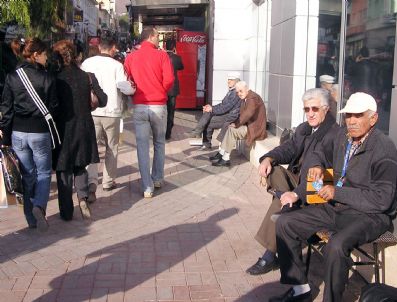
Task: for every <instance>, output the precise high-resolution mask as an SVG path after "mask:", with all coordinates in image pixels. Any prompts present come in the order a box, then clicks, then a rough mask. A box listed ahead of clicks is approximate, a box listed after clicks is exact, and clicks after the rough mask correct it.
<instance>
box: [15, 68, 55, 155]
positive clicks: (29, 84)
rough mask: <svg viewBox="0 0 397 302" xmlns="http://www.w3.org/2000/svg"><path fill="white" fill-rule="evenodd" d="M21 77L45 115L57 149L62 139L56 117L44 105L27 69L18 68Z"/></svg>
mask: <svg viewBox="0 0 397 302" xmlns="http://www.w3.org/2000/svg"><path fill="white" fill-rule="evenodd" d="M16 72H17V74H18V76H19V78H20V79H21V81H22V83H23V86H25V88H26V90H27V91H28V93H29V95H30V97H31V98H32V100H33V103H34V104H35V105H36V106H37V108H39V110H40V112H41V114H42V115H43V116H44V118H45V121H46V122H47V125H48V129H49V130H50V134H51V140H52V148H53V149H55V148H56V147H57V145H60V144H61V139H60V137H59V133H58V129H57V126H56V124H55V121H54V119H53V118H52V115H51V113H50V112H49V111H48V109H47V107H46V105H44V103H43V101H42V100H41V98H40V96H39V95H38V93H37V91H36V90H35V89H34V87H33V85H32V82H31V81H30V80H29V78H28V76H27V74H26V72H25V70H23V68H18V69H17V70H16ZM54 133H55V134H56V138H57V140H56V141H55V138H54Z"/></svg>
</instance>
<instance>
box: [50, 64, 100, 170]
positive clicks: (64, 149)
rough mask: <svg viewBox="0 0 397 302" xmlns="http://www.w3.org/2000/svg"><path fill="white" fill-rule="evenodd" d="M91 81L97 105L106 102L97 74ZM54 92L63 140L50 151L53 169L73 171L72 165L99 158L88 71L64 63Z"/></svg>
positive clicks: (58, 123)
mask: <svg viewBox="0 0 397 302" xmlns="http://www.w3.org/2000/svg"><path fill="white" fill-rule="evenodd" d="M91 76H92V78H91V79H92V85H93V90H94V91H95V94H96V95H97V96H98V99H99V106H100V107H104V106H106V103H107V95H106V94H105V93H104V92H103V91H102V89H101V87H100V86H99V84H98V81H97V79H96V77H95V76H94V75H93V74H91ZM56 84H57V93H58V99H59V103H60V108H61V111H62V114H61V115H59V116H58V117H57V118H56V119H55V122H56V124H57V127H58V130H59V134H60V136H61V141H62V144H61V146H60V147H58V148H57V149H56V150H54V154H53V168H54V170H56V171H72V170H73V168H74V167H85V166H87V165H88V164H90V163H97V162H99V156H98V146H97V143H96V136H95V126H94V121H93V119H92V116H91V108H90V97H91V96H90V91H91V90H90V82H89V78H88V74H87V73H86V72H84V71H83V70H81V69H80V68H78V67H77V66H74V65H73V66H67V67H64V68H63V69H61V71H60V72H59V73H58V74H57V81H56Z"/></svg>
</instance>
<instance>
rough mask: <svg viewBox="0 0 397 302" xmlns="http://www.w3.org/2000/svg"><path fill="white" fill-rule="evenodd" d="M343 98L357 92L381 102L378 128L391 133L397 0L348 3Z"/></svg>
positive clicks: (369, 0)
mask: <svg viewBox="0 0 397 302" xmlns="http://www.w3.org/2000/svg"><path fill="white" fill-rule="evenodd" d="M346 5H347V24H346V26H347V27H346V43H345V62H344V85H343V99H344V100H346V99H347V98H348V97H349V96H350V95H351V94H352V93H354V92H366V93H369V94H371V95H372V96H373V97H374V98H375V100H376V102H377V103H378V113H379V119H378V123H377V127H378V128H379V129H381V130H382V131H383V132H384V133H385V134H388V133H389V121H390V107H391V106H390V105H391V97H392V85H393V65H394V44H395V36H396V11H397V1H395V0H364V1H363V0H352V1H347V2H346Z"/></svg>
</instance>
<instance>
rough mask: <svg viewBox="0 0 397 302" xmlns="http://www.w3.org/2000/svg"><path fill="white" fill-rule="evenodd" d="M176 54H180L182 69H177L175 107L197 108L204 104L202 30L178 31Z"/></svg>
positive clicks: (204, 51) (203, 36) (204, 57)
mask: <svg viewBox="0 0 397 302" xmlns="http://www.w3.org/2000/svg"><path fill="white" fill-rule="evenodd" d="M176 51H177V54H178V55H180V56H181V58H182V62H183V66H184V69H183V70H181V71H178V78H179V86H180V94H179V95H178V96H177V98H176V108H197V107H199V106H202V105H204V94H205V89H206V87H205V83H206V81H205V61H206V57H207V37H206V35H205V33H202V32H192V31H178V32H177V42H176Z"/></svg>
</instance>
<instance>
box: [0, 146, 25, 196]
mask: <svg viewBox="0 0 397 302" xmlns="http://www.w3.org/2000/svg"><path fill="white" fill-rule="evenodd" d="M0 166H1V174H2V175H1V180H2V184H3V186H2V187H1V190H2V191H5V192H3V193H2V195H4V193H5V194H6V195H7V194H9V195H15V196H14V197H16V198H17V199H19V200H21V199H22V195H23V185H22V174H21V170H20V167H19V161H18V158H17V155H16V154H15V152H14V150H13V149H12V148H11V147H10V146H1V147H0ZM4 188H5V190H4ZM10 198H12V197H10ZM7 199H9V198H7Z"/></svg>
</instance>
